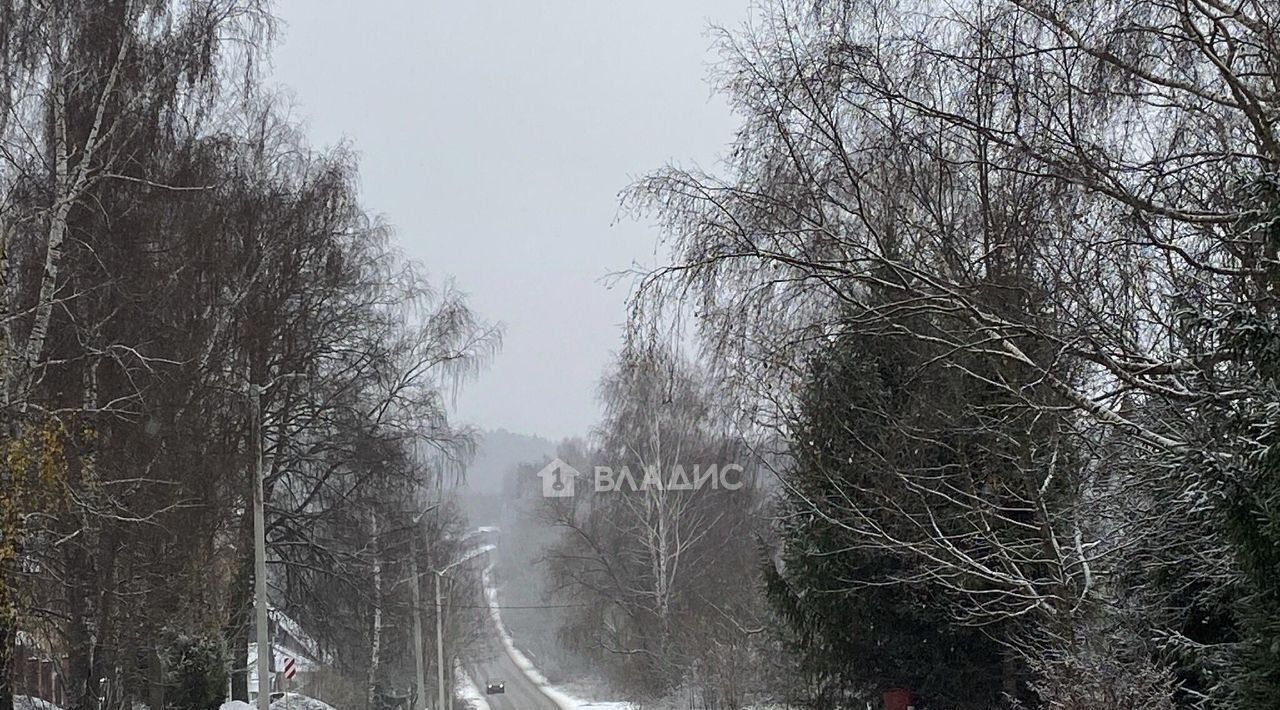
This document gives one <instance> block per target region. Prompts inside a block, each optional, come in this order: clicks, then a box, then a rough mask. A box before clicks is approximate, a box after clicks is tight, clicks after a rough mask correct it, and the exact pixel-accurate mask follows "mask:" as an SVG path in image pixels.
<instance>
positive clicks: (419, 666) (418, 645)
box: [410, 534, 427, 710]
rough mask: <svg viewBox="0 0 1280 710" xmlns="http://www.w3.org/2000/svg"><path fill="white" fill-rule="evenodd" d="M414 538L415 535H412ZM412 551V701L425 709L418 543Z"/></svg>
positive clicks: (425, 668)
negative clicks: (415, 694)
mask: <svg viewBox="0 0 1280 710" xmlns="http://www.w3.org/2000/svg"><path fill="white" fill-rule="evenodd" d="M413 537H414V538H415V539H416V538H417V535H416V534H415V535H414V536H413ZM413 548H414V553H415V554H413V555H412V556H411V561H410V565H411V566H412V572H413V660H414V670H415V671H416V672H417V678H418V698H417V700H416V701H415V702H414V710H427V665H426V659H424V658H423V657H422V578H421V577H419V576H418V555H417V554H416V553H417V548H418V545H417V543H416V542H415V543H414V545H413Z"/></svg>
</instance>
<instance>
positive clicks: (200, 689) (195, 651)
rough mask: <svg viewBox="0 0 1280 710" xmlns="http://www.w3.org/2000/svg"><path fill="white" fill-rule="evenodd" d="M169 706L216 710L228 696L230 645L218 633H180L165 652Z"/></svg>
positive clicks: (183, 709) (174, 709)
mask: <svg viewBox="0 0 1280 710" xmlns="http://www.w3.org/2000/svg"><path fill="white" fill-rule="evenodd" d="M165 671H166V678H167V683H166V685H167V688H166V692H165V697H164V706H165V707H166V708H169V710H216V709H217V708H218V707H219V706H221V705H222V703H223V701H224V700H225V699H226V693H227V658H226V648H225V647H224V646H223V645H222V639H221V638H220V637H219V636H218V635H216V634H215V635H206V636H189V635H185V634H178V635H176V636H175V637H174V638H173V639H172V641H170V643H169V644H168V648H167V649H166V653H165Z"/></svg>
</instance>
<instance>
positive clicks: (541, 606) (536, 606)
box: [449, 602, 594, 610]
mask: <svg viewBox="0 0 1280 710" xmlns="http://www.w3.org/2000/svg"><path fill="white" fill-rule="evenodd" d="M449 606H450V607H451V608H454V609H499V610H501V609H571V608H574V607H580V606H594V604H588V603H586V602H583V603H580V604H511V605H506V604H503V605H497V606H493V605H489V604H450V605H449Z"/></svg>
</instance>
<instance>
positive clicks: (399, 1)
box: [275, 0, 749, 438]
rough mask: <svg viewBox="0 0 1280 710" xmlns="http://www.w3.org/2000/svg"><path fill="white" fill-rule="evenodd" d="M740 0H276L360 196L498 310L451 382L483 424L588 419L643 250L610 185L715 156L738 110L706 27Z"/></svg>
mask: <svg viewBox="0 0 1280 710" xmlns="http://www.w3.org/2000/svg"><path fill="white" fill-rule="evenodd" d="M748 7H749V0H698V1H696V2H691V1H689V0H661V1H658V0H645V1H643V2H641V1H640V0H629V1H627V2H621V1H617V2H615V1H613V0H538V1H536V2H531V1H528V0H504V1H503V2H496V1H492V0H491V1H488V2H486V1H477V0H454V1H453V2H444V1H443V0H371V1H369V2H358V3H357V2H350V0H281V1H280V2H279V3H278V5H277V12H278V14H279V15H280V17H281V18H282V19H283V20H284V22H285V23H286V24H285V26H284V28H283V35H284V36H283V39H282V42H281V44H280V46H279V47H278V48H277V49H276V52H275V77H276V80H277V81H278V82H280V83H281V84H284V85H286V86H288V87H289V88H290V89H291V90H292V92H293V94H294V96H295V98H296V100H297V104H298V107H297V113H298V114H299V116H300V117H301V118H303V119H304V120H305V121H306V123H307V125H308V127H309V133H310V135H311V137H312V140H313V141H314V142H315V143H317V144H319V145H331V144H333V143H335V142H337V141H339V140H343V139H346V140H349V141H350V142H351V143H352V144H353V145H354V146H355V148H356V150H357V151H358V152H359V154H360V166H361V175H362V189H363V194H364V198H365V203H366V205H367V206H368V207H369V208H370V209H371V210H373V211H375V212H377V213H379V214H381V215H382V216H383V217H385V218H386V220H387V221H388V222H390V223H391V224H393V225H394V226H395V228H396V233H397V235H398V236H397V238H398V240H399V242H400V244H401V245H402V247H403V249H404V250H405V252H406V253H407V254H408V255H409V256H410V257H411V258H413V259H415V260H417V261H420V262H421V263H423V264H424V265H425V266H426V267H427V269H428V271H429V273H430V274H431V276H432V277H433V278H434V279H437V280H438V279H440V278H443V277H445V276H450V275H451V276H453V277H455V278H456V280H457V283H458V285H459V287H460V288H461V289H462V290H464V291H466V292H467V293H469V294H470V296H471V302H472V304H473V305H474V307H475V308H476V309H477V310H478V311H479V312H480V313H481V314H482V315H483V316H484V317H486V318H488V319H490V320H498V321H502V322H503V323H505V324H506V338H505V345H504V347H503V351H502V353H501V354H500V355H499V356H498V358H497V360H496V361H495V362H494V363H493V365H492V367H491V368H490V369H489V370H488V371H487V372H485V373H484V374H483V375H482V376H481V378H480V380H479V381H478V382H476V383H473V384H471V385H469V386H468V387H467V388H466V390H465V391H464V392H462V394H461V395H460V399H459V402H458V410H459V411H458V413H459V416H460V417H461V418H462V419H463V420H465V421H469V422H471V423H474V424H477V425H479V426H483V427H486V428H497V427H505V428H507V429H511V430H514V431H519V432H524V433H531V434H540V435H542V436H546V437H552V438H560V437H564V436H572V435H577V434H584V433H586V431H587V429H588V428H589V427H590V426H591V425H592V424H593V423H594V422H595V420H596V418H597V416H598V414H599V410H598V406H597V404H596V402H595V388H596V382H597V381H598V379H599V377H600V374H601V372H602V371H603V369H604V367H605V366H606V365H607V364H608V361H609V358H610V356H611V353H613V352H615V351H616V350H617V348H618V345H619V336H620V334H621V324H622V321H623V319H624V309H623V301H624V299H625V296H626V288H625V286H615V287H614V288H613V289H612V290H610V289H609V288H608V286H607V284H606V283H604V279H603V277H605V276H606V275H607V274H609V273H611V272H614V271H618V270H622V269H626V268H629V267H630V266H631V265H632V264H633V263H635V262H639V263H642V264H646V265H652V264H653V263H654V262H655V259H656V256H655V251H654V249H655V240H656V237H657V234H656V232H655V230H654V229H653V228H652V225H646V224H639V223H636V222H633V221H630V220H623V221H618V222H617V223H615V221H616V217H617V216H618V214H617V213H618V201H617V195H618V191H619V190H620V189H621V188H623V187H624V186H626V185H627V184H628V183H629V182H630V181H631V180H632V179H634V178H636V177H639V176H640V175H642V174H644V173H645V172H648V171H650V170H652V169H654V168H657V167H660V166H661V165H663V164H664V163H667V162H677V163H681V164H698V165H702V166H704V167H714V166H715V164H716V161H717V160H718V159H719V157H720V156H722V155H723V154H724V152H725V149H726V147H727V145H728V143H729V141H730V139H731V138H732V132H733V128H734V121H733V120H732V116H731V114H730V112H729V110H728V108H727V106H726V105H725V103H724V102H723V101H722V100H721V99H720V98H719V97H717V96H714V95H712V92H711V89H710V86H709V84H708V83H707V81H706V80H707V75H708V71H709V68H710V66H711V65H712V63H713V62H715V61H716V56H717V55H716V54H715V52H714V51H713V48H712V46H711V45H712V41H713V40H712V39H711V38H710V37H709V36H708V34H707V28H708V26H709V25H710V24H713V23H714V24H717V25H728V26H737V25H739V24H740V23H741V22H742V21H743V20H745V19H746V17H747V14H748Z"/></svg>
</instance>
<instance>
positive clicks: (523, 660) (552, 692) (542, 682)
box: [482, 566, 632, 710]
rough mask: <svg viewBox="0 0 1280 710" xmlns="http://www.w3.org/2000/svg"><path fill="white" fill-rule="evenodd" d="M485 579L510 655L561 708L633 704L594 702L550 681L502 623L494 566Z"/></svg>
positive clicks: (620, 709)
mask: <svg viewBox="0 0 1280 710" xmlns="http://www.w3.org/2000/svg"><path fill="white" fill-rule="evenodd" d="M482 579H483V581H484V596H485V599H486V600H487V601H488V603H489V617H490V618H492V619H493V625H494V626H495V627H496V628H497V629H498V636H499V638H501V639H502V645H503V646H504V647H506V650H507V655H509V656H511V660H512V661H514V662H515V664H516V666H518V667H519V668H520V670H521V672H523V673H524V674H525V676H527V677H528V678H529V680H531V681H533V683H534V685H537V686H538V688H540V689H541V690H542V692H543V693H545V694H546V695H547V697H549V698H551V700H552V701H553V702H555V704H556V705H559V706H560V708H561V710H578V708H593V709H595V710H600V709H605V710H630V708H631V707H632V706H631V703H628V702H622V701H607V702H601V701H592V700H583V699H581V698H577V697H574V696H572V695H570V694H568V693H566V692H565V691H564V690H563V689H561V688H558V687H556V686H554V685H551V683H550V682H548V681H547V677H546V676H544V675H542V672H541V671H539V670H538V668H537V666H535V665H533V661H530V660H529V657H528V656H526V655H524V653H523V652H521V651H520V649H518V648H516V644H515V641H514V640H513V639H512V638H511V633H510V632H509V631H507V627H506V626H505V625H504V624H503V623H502V613H501V611H500V606H501V605H500V604H499V603H498V590H497V589H496V588H495V587H494V586H493V567H492V566H490V567H485V569H484V573H483V575H482Z"/></svg>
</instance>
